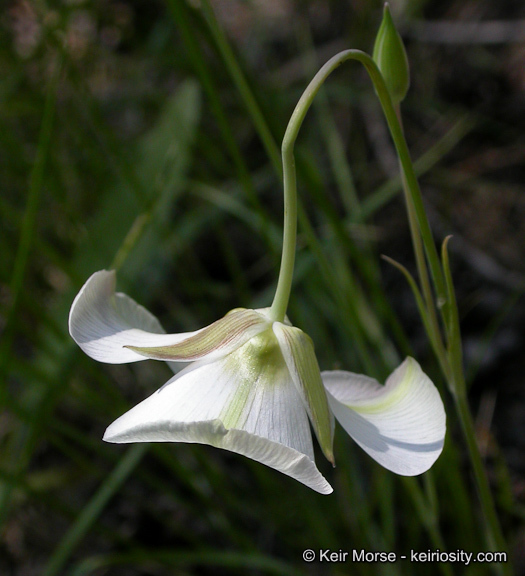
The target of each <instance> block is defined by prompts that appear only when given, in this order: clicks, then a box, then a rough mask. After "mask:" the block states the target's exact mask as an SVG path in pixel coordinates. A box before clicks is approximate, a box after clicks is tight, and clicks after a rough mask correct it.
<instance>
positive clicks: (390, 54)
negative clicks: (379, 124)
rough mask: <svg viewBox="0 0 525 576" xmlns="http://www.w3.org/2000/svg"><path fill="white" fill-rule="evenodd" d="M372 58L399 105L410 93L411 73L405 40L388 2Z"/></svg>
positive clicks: (395, 102) (393, 98)
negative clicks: (396, 25)
mask: <svg viewBox="0 0 525 576" xmlns="http://www.w3.org/2000/svg"><path fill="white" fill-rule="evenodd" d="M372 57H373V59H374V61H375V63H376V64H377V67H378V68H379V70H380V71H381V73H382V74H383V78H384V79H385V83H386V85H387V88H388V91H389V92H390V96H391V97H392V100H393V101H394V104H399V103H400V102H401V101H402V100H403V99H404V98H405V96H406V93H407V92H408V88H409V86H410V71H409V67H408V59H407V55H406V52H405V47H404V45H403V40H402V39H401V36H400V35H399V33H398V31H397V29H396V27H395V24H394V21H393V19H392V15H391V13H390V6H389V4H388V2H385V5H384V8H383V20H382V22H381V26H380V27H379V30H378V32H377V36H376V40H375V44H374V52H373V56H372Z"/></svg>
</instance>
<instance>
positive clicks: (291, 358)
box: [273, 322, 334, 464]
mask: <svg viewBox="0 0 525 576" xmlns="http://www.w3.org/2000/svg"><path fill="white" fill-rule="evenodd" d="M273 331H274V333H275V335H276V337H277V340H278V341H279V345H280V347H281V352H282V354H283V357H284V359H285V361H286V365H287V366H288V370H289V371H290V374H291V376H292V379H293V382H294V384H295V386H296V388H297V391H298V392H299V394H300V396H301V399H302V401H303V403H304V406H305V408H306V411H307V412H308V416H309V417H310V421H311V422H312V426H313V428H314V430H315V434H316V436H317V440H318V441H319V445H320V446H321V449H322V450H323V454H324V455H325V456H326V458H327V459H328V460H329V462H331V463H332V464H334V453H333V442H334V417H333V415H332V412H331V410H330V407H329V406H328V400H327V397H326V391H325V389H324V386H323V381H322V379H321V373H320V371H319V365H318V364H317V358H316V357H315V351H314V345H313V343H312V340H311V339H310V337H309V336H308V335H307V334H305V333H304V332H303V331H302V330H300V329H299V328H296V327H294V326H286V325H285V324H281V323H280V322H274V324H273Z"/></svg>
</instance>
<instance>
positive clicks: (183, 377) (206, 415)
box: [104, 330, 332, 494]
mask: <svg viewBox="0 0 525 576" xmlns="http://www.w3.org/2000/svg"><path fill="white" fill-rule="evenodd" d="M104 440H106V441H108V442H118V443H127V442H191V443H194V442H196V443H201V444H209V445H211V446H215V447H217V448H223V449H225V450H230V451H232V452H236V453H238V454H242V455H244V456H247V457H248V458H252V459H253V460H257V461H258V462H261V463H263V464H265V465H267V466H270V467H272V468H275V469H276V470H279V471H280V472H282V473H284V474H287V475H288V476H291V477H292V478H295V479H296V480H298V481H300V482H302V483H303V484H306V485H307V486H309V487H310V488H312V489H314V490H316V491H318V492H321V493H323V494H328V493H330V492H331V491H332V488H331V487H330V485H329V484H328V483H327V482H326V480H325V479H324V478H323V476H322V475H321V474H320V472H319V470H318V469H317V467H316V466H315V462H314V455H313V447H312V438H311V434H310V428H309V424H308V417H307V415H306V412H305V410H304V407H303V404H302V402H301V399H300V398H299V395H298V393H297V391H296V389H295V386H294V384H293V383H292V382H291V379H290V376H289V373H288V370H287V368H286V365H285V363H284V360H283V358H282V355H281V353H280V349H279V346H278V344H277V342H276V340H275V337H274V335H273V333H272V331H271V330H267V331H266V332H265V333H263V334H260V335H259V336H256V337H255V338H253V339H252V340H250V341H249V342H248V343H246V344H245V345H243V346H242V347H241V348H238V349H237V350H236V351H235V352H233V353H231V354H229V355H228V356H226V357H223V358H221V359H219V360H217V361H215V362H211V363H210V362H195V363H193V364H192V365H190V366H189V367H188V368H186V369H185V370H183V371H182V372H181V373H179V374H178V375H176V376H175V377H174V378H172V379H171V380H170V381H169V382H168V383H167V384H166V385H165V386H163V387H162V388H160V390H158V391H157V392H155V393H154V394H152V395H151V396H150V397H149V398H146V400H144V401H142V402H141V403H140V404H138V405H137V406H135V407H134V408H132V409H131V410H130V411H129V412H126V413H125V414H124V415H123V416H121V417H120V418H118V419H117V420H116V421H115V422H113V424H111V425H110V426H109V427H108V429H107V430H106V433H105V435H104Z"/></svg>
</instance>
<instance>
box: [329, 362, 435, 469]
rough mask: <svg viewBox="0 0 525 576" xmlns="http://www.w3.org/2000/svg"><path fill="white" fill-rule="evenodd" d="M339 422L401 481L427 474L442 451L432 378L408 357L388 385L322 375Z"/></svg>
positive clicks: (340, 374)
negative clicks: (397, 475)
mask: <svg viewBox="0 0 525 576" xmlns="http://www.w3.org/2000/svg"><path fill="white" fill-rule="evenodd" d="M322 377H323V382H324V384H325V386H326V390H327V391H328V400H329V402H330V406H331V408H332V410H333V412H334V415H335V417H336V418H337V420H338V421H339V423H340V424H341V426H342V427H343V428H344V429H345V430H346V432H347V433H348V434H349V435H350V436H351V437H352V438H353V439H354V440H355V442H357V444H359V446H361V448H363V450H364V451H365V452H367V453H368V454H369V455H370V456H372V458H374V460H376V461H377V462H379V464H381V465H382V466H384V467H385V468H387V469H388V470H391V471H392V472H395V473H396V474H401V475H403V476H415V475H417V474H422V473H423V472H425V471H426V470H428V469H429V468H430V467H431V466H432V464H433V463H434V462H435V461H436V459H437V458H438V456H439V455H440V454H441V451H442V450H443V444H444V440H445V432H446V416H445V410H444V408H443V402H442V401H441V397H440V395H439V392H438V391H437V389H436V387H435V386H434V384H433V383H432V381H431V380H430V378H429V377H428V376H427V375H426V374H425V373H424V372H423V371H422V370H421V367H420V366H419V364H418V363H417V362H416V361H415V360H414V359H413V358H410V357H409V358H407V359H406V360H405V361H404V362H403V363H402V364H401V365H400V366H399V367H398V368H397V369H396V370H394V372H393V373H392V374H391V375H390V376H389V378H388V379H387V381H386V384H385V385H384V386H381V385H380V384H379V383H378V382H377V381H376V380H374V379H372V378H369V377H367V376H362V375H360V374H353V373H351V372H344V371H334V372H323V373H322Z"/></svg>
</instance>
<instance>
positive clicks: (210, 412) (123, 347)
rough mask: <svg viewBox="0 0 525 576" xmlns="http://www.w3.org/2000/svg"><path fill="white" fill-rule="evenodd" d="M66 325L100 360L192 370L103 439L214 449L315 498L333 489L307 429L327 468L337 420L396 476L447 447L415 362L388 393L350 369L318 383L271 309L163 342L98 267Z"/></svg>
mask: <svg viewBox="0 0 525 576" xmlns="http://www.w3.org/2000/svg"><path fill="white" fill-rule="evenodd" d="M69 329H70V333H71V335H72V337H73V338H74V340H75V341H76V342H77V344H78V345H79V346H80V347H81V348H82V350H84V352H85V353H86V354H88V355H89V356H91V357H92V358H94V359H95V360H99V361H101V362H108V363H112V364H120V363H126V362H136V361H139V360H145V359H147V358H153V359H157V360H165V361H168V362H185V363H187V362H190V364H189V365H188V366H186V367H185V368H184V369H183V370H181V371H180V372H179V373H178V374H176V375H175V376H174V377H173V378H171V379H170V380H169V381H168V382H167V383H166V384H165V385H164V386H162V387H161V388H160V389H159V390H157V391H156V392H154V393H153V394H152V395H151V396H150V397H148V398H146V399H145V400H143V401H142V402H141V403H140V404H138V405H137V406H135V407H134V408H132V409H131V410H129V411H128V412H126V413H125V414H124V415H123V416H121V417H120V418H118V419H117V420H116V421H115V422H113V423H112V424H111V425H110V426H109V427H108V429H107V430H106V433H105V435H104V440H106V441H108V442H118V443H127V442H196V443H201V444H210V445H212V446H216V447H218V448H224V449H226V450H230V451H232V452H237V453H239V454H243V455H244V456H247V457H249V458H252V459H254V460H257V461H258V462H261V463H263V464H266V465H267V466H270V467H272V468H275V469H276V470H279V471H280V472H283V473H284V474H287V475H288V476H291V477H292V478H295V479H296V480H299V481H300V482H302V483H303V484H305V485H307V486H309V487H310V488H312V489H313V490H316V491H318V492H320V493H323V494H329V493H330V492H332V488H331V486H330V485H329V484H328V482H327V481H326V480H325V478H324V477H323V476H322V475H321V473H320V472H319V470H318V469H317V467H316V465H315V460H314V452H313V445H312V436H311V432H310V426H309V421H310V423H311V425H312V427H313V429H314V432H315V434H316V436H317V439H318V441H319V444H320V446H321V449H322V451H323V453H324V455H325V456H326V457H327V458H328V460H329V461H330V462H332V463H333V462H334V459H333V453H332V444H333V430H334V419H333V414H335V416H336V418H337V419H338V420H339V421H340V422H341V424H342V426H343V428H344V429H345V430H346V431H347V432H348V433H349V434H350V435H351V436H352V437H353V438H354V440H355V441H356V442H357V443H358V444H359V445H360V446H361V447H362V448H363V449H364V450H365V451H366V452H368V454H370V455H371V456H372V457H373V458H374V459H376V460H377V461H378V462H379V463H380V464H382V465H383V466H385V467H386V468H388V469H389V470H393V471H394V472H397V473H398V474H404V475H415V474H420V473H422V472H424V471H425V470H427V469H428V468H430V466H431V465H432V464H433V462H434V461H435V460H436V458H437V457H438V456H439V454H440V453H441V450H442V447H443V440H444V435H445V414H444V410H443V404H442V402H441V399H440V397H439V394H438V392H437V390H436V388H435V387H434V385H433V384H432V382H431V381H430V380H429V379H428V377H427V376H425V374H424V373H423V372H422V371H421V368H420V367H419V365H418V364H417V362H415V360H413V359H410V358H409V359H407V360H406V361H405V362H404V363H403V364H402V365H401V366H400V367H399V368H398V369H397V370H396V371H395V372H394V373H393V374H392V376H391V377H390V378H389V379H388V381H387V383H386V386H381V385H379V384H378V383H377V382H376V381H375V380H372V379H370V378H367V377H365V376H359V375H356V374H351V373H349V372H342V371H336V372H323V374H322V376H321V373H320V371H319V367H318V364H317V360H316V357H315V353H314V347H313V344H312V341H311V340H310V338H309V337H308V336H307V335H306V334H305V333H304V332H302V331H301V330H299V329H298V328H295V327H294V326H291V325H290V324H289V323H288V322H285V323H281V322H274V321H272V320H271V319H270V318H269V316H268V309H260V310H247V309H236V310H233V311H231V312H230V313H228V314H227V315H226V316H224V317H223V318H221V319H220V320H218V321H217V322H214V323H213V324H211V325H210V326H207V327H206V328H202V329H201V330H198V331H196V332H188V333H183V334H165V332H164V330H163V328H162V326H161V325H160V323H159V321H158V320H157V319H156V318H155V317H154V316H153V315H152V314H151V313H150V312H148V311H147V310H146V309H145V308H143V307H142V306H140V305H138V304H137V303H136V302H135V301H134V300H132V299H131V298H129V297H128V296H126V295H125V294H122V293H115V273H114V272H107V271H101V272H96V273H95V274H93V275H92V276H91V278H89V280H88V281H87V282H86V284H85V285H84V286H83V288H82V289H81V291H80V292H79V294H78V295H77V297H76V298H75V300H74V302H73V305H72V307H71V312H70V317H69ZM323 384H324V386H323Z"/></svg>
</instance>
